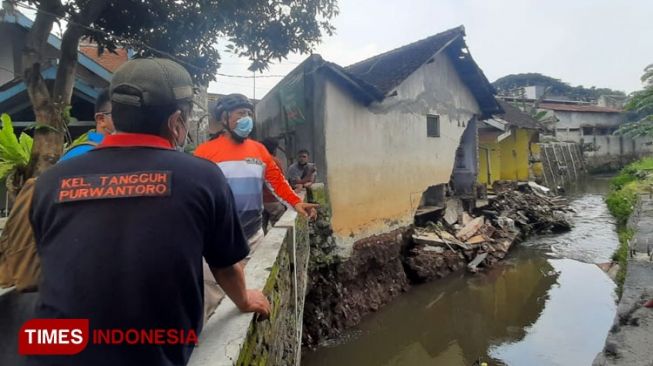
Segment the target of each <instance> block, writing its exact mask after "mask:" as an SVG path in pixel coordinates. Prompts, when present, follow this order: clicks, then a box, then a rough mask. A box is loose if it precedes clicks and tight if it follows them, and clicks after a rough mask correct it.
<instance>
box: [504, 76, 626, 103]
mask: <svg viewBox="0 0 653 366" xmlns="http://www.w3.org/2000/svg"><path fill="white" fill-rule="evenodd" d="M492 85H493V86H494V87H495V88H496V89H497V91H498V92H499V94H502V95H510V94H514V93H519V90H520V89H521V88H523V87H525V86H533V85H539V86H544V87H546V88H548V89H549V94H550V95H559V96H565V97H567V98H569V99H571V100H578V101H593V100H596V99H598V98H599V97H600V96H601V95H624V96H625V94H624V92H622V91H619V90H612V89H609V88H597V87H594V86H592V87H590V88H585V87H583V86H582V85H580V86H570V85H569V84H568V83H565V82H563V81H561V80H560V79H555V78H552V77H549V76H546V75H542V74H538V73H525V74H511V75H506V76H504V77H502V78H499V79H497V80H496V81H495V82H494V83H492Z"/></svg>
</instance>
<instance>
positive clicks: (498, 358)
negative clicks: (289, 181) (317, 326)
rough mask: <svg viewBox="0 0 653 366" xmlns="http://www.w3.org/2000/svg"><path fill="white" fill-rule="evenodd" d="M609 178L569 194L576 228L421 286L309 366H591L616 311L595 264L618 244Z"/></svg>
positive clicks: (307, 355) (311, 357)
mask: <svg viewBox="0 0 653 366" xmlns="http://www.w3.org/2000/svg"><path fill="white" fill-rule="evenodd" d="M607 182H608V180H607V178H604V179H601V178H591V179H588V180H587V181H586V182H583V184H580V185H578V186H577V187H576V188H575V189H571V190H570V191H569V193H568V195H569V198H570V200H571V205H572V207H573V208H574V209H575V210H576V211H577V213H576V214H575V215H574V223H575V227H574V229H573V230H572V231H571V232H569V233H566V234H562V235H555V236H553V235H552V236H541V237H535V238H531V239H529V240H528V241H526V242H524V243H522V244H520V245H519V246H517V247H516V248H515V249H514V250H513V251H512V252H511V254H510V256H509V257H508V258H507V260H505V261H504V262H502V263H501V264H499V265H498V266H497V267H495V268H493V269H491V270H490V271H488V272H485V273H482V274H477V275H467V274H458V275H453V276H450V277H448V278H446V279H443V280H439V281H434V282H432V283H429V284H425V285H420V286H415V287H414V288H413V289H411V290H410V291H409V292H408V293H407V294H405V295H403V296H401V297H400V298H398V299H397V300H395V301H393V302H392V303H391V304H389V305H388V306H386V307H385V308H383V309H382V310H381V311H379V312H378V313H376V314H373V315H371V316H368V317H367V318H365V319H364V320H363V322H362V323H361V324H360V325H359V326H358V327H357V328H355V329H352V330H351V331H349V332H348V333H347V334H346V335H345V337H343V339H341V340H339V341H338V342H337V343H334V344H330V345H326V346H325V347H322V348H320V349H318V350H317V351H313V352H309V351H304V358H303V362H302V364H303V365H307V366H318V365H402V366H403V365H406V366H408V365H410V366H412V365H471V364H473V363H474V362H475V361H476V360H479V359H480V360H482V361H485V362H487V363H488V364H489V365H589V364H591V362H592V360H593V359H594V357H595V356H596V354H597V353H598V352H599V351H600V350H601V349H602V347H603V343H604V341H605V337H606V335H607V332H608V329H609V328H610V326H611V324H612V320H613V317H614V313H615V309H616V306H615V298H614V284H613V283H612V281H611V280H610V279H609V278H608V277H607V276H606V275H605V274H604V273H603V272H602V271H601V270H600V269H599V268H598V267H597V266H596V265H595V264H594V263H601V262H606V261H608V260H609V258H610V256H611V254H612V252H613V251H614V249H615V248H616V246H617V243H618V239H617V235H616V233H615V228H614V221H613V219H612V218H611V216H610V215H609V213H608V212H607V208H606V207H605V204H604V203H603V200H602V194H604V193H605V192H606V191H607Z"/></svg>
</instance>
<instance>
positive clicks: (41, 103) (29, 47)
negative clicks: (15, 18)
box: [22, 0, 62, 122]
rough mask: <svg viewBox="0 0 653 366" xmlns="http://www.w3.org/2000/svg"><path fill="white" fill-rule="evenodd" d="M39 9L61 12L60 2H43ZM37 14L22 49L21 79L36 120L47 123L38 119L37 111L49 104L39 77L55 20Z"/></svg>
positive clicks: (43, 81) (46, 15) (46, 89)
mask: <svg viewBox="0 0 653 366" xmlns="http://www.w3.org/2000/svg"><path fill="white" fill-rule="evenodd" d="M39 9H42V10H44V11H45V12H47V13H52V14H57V13H59V12H61V10H62V5H61V1H60V0H44V1H41V3H40V4H39ZM45 12H38V13H37V14H36V19H35V20H34V24H33V25H32V28H31V29H30V31H29V32H28V34H27V38H26V40H25V48H24V49H23V60H22V61H23V79H24V82H25V84H26V85H27V92H28V94H29V97H30V100H31V101H32V105H33V107H34V110H35V114H36V120H37V121H39V122H47V121H46V120H43V119H40V118H39V117H43V116H42V115H41V116H39V115H40V114H41V113H38V110H39V109H41V110H42V109H44V108H46V107H47V105H48V104H49V102H50V93H49V92H48V88H47V85H46V84H45V80H43V77H42V76H41V65H42V63H43V62H44V60H43V54H44V51H45V47H46V46H47V42H48V37H49V36H50V32H51V31H52V25H53V23H54V21H55V18H54V17H53V16H52V15H50V14H46V13H45Z"/></svg>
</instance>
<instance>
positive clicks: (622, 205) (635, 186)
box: [605, 158, 653, 297]
mask: <svg viewBox="0 0 653 366" xmlns="http://www.w3.org/2000/svg"><path fill="white" fill-rule="evenodd" d="M610 184H611V190H610V193H608V195H607V197H606V199H605V201H606V203H607V205H608V209H609V210H610V213H612V215H613V216H614V217H615V218H616V219H617V232H618V234H619V248H618V249H617V250H616V251H615V253H614V254H613V256H612V260H613V261H614V262H616V263H618V264H619V272H618V273H617V278H616V282H617V294H618V295H619V297H621V294H622V292H623V284H624V281H625V279H626V270H627V266H628V243H629V241H630V240H631V239H632V238H633V236H634V234H635V233H634V231H633V230H632V229H630V228H628V226H627V224H628V219H629V218H630V216H631V215H632V214H633V211H634V209H635V205H636V203H637V194H638V193H640V192H650V191H651V188H652V187H653V158H645V159H641V160H638V161H635V162H633V163H631V164H629V165H627V166H626V167H625V168H623V169H622V170H621V172H619V175H617V176H616V177H614V178H613V179H612V181H611V182H610Z"/></svg>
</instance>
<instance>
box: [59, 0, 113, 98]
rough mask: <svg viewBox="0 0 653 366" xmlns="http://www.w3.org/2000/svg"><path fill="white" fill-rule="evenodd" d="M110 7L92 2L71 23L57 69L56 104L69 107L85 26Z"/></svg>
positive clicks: (104, 0) (97, 0)
mask: <svg viewBox="0 0 653 366" xmlns="http://www.w3.org/2000/svg"><path fill="white" fill-rule="evenodd" d="M107 5H108V1H107V0H94V1H91V2H90V3H89V4H88V5H86V7H84V9H83V10H82V11H81V12H80V14H79V15H78V16H76V17H75V23H78V24H72V23H70V24H69V25H68V29H66V31H65V32H64V34H63V38H62V40H61V58H60V61H59V67H58V68H57V78H56V79H55V82H54V89H53V92H52V99H53V101H54V102H55V103H57V104H61V105H69V104H70V101H71V98H72V95H73V87H74V83H75V68H76V67H77V50H78V47H79V40H80V38H81V37H82V36H83V35H84V33H86V29H85V28H84V27H85V26H89V25H90V24H91V23H93V21H95V20H96V19H97V18H98V17H99V16H100V13H102V11H103V10H104V8H105V7H106V6H107Z"/></svg>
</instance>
